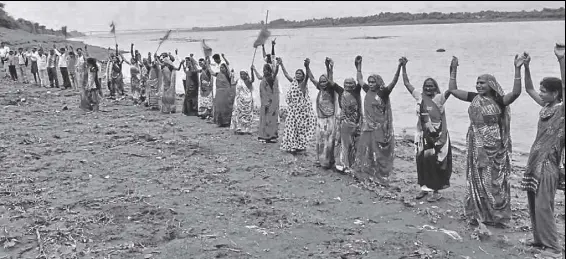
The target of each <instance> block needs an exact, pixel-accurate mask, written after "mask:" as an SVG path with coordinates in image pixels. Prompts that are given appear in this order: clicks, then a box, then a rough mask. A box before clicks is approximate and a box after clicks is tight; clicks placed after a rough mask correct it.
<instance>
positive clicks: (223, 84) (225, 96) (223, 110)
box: [213, 73, 235, 127]
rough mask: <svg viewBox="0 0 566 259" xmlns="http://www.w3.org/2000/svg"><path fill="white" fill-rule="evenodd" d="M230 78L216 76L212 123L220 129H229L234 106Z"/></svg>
mask: <svg viewBox="0 0 566 259" xmlns="http://www.w3.org/2000/svg"><path fill="white" fill-rule="evenodd" d="M232 88H233V87H232V84H231V82H230V78H228V76H226V75H225V74H224V73H218V74H217V75H216V96H214V109H213V111H214V121H215V123H216V125H218V126H220V127H229V126H230V123H231V121H232V109H233V106H234V96H235V94H234V93H233V92H234V89H232Z"/></svg>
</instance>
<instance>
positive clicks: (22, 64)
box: [17, 48, 29, 84]
mask: <svg viewBox="0 0 566 259" xmlns="http://www.w3.org/2000/svg"><path fill="white" fill-rule="evenodd" d="M17 56H18V67H19V70H20V77H21V79H22V80H23V81H22V82H23V83H24V84H27V83H29V81H28V77H27V73H26V67H27V63H28V59H27V56H26V54H24V48H18V55H17Z"/></svg>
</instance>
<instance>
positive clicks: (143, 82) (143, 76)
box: [139, 64, 149, 103]
mask: <svg viewBox="0 0 566 259" xmlns="http://www.w3.org/2000/svg"><path fill="white" fill-rule="evenodd" d="M140 68H141V71H140V98H139V99H140V101H141V102H146V103H147V100H146V95H147V94H146V92H147V79H148V76H149V75H148V74H149V73H148V72H149V71H148V68H147V67H146V66H145V64H142V65H141V66H140Z"/></svg>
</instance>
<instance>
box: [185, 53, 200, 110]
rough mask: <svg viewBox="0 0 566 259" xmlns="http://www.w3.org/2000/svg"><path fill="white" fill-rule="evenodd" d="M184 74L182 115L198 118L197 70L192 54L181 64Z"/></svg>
mask: <svg viewBox="0 0 566 259" xmlns="http://www.w3.org/2000/svg"><path fill="white" fill-rule="evenodd" d="M182 66H183V71H184V72H185V80H183V82H184V85H183V86H184V88H185V100H184V101H183V114H185V115H187V116H198V95H199V69H198V67H197V61H196V60H195V59H194V58H193V54H190V56H188V57H186V58H185V60H184V61H183V62H182Z"/></svg>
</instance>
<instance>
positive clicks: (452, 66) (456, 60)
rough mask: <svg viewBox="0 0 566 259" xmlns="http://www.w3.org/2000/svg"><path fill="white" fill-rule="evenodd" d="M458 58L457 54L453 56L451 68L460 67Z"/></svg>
mask: <svg viewBox="0 0 566 259" xmlns="http://www.w3.org/2000/svg"><path fill="white" fill-rule="evenodd" d="M458 65H459V64H458V58H457V57H455V56H452V61H451V62H450V68H456V67H458Z"/></svg>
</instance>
